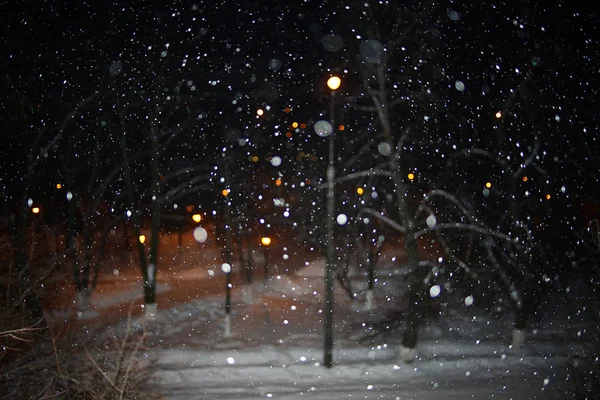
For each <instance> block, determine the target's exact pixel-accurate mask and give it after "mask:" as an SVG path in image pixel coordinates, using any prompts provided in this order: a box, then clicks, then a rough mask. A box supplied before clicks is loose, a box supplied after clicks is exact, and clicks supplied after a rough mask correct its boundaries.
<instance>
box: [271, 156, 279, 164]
mask: <svg viewBox="0 0 600 400" xmlns="http://www.w3.org/2000/svg"><path fill="white" fill-rule="evenodd" d="M271 165H272V166H274V167H279V166H280V165H281V157H279V156H275V157H273V158H271Z"/></svg>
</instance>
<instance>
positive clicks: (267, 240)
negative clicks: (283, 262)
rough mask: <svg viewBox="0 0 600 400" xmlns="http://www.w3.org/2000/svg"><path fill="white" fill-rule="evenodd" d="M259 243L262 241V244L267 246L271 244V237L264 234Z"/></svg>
mask: <svg viewBox="0 0 600 400" xmlns="http://www.w3.org/2000/svg"><path fill="white" fill-rule="evenodd" d="M260 243H262V245H263V246H268V245H270V244H271V238H270V237H268V236H264V237H262V238H261V239H260Z"/></svg>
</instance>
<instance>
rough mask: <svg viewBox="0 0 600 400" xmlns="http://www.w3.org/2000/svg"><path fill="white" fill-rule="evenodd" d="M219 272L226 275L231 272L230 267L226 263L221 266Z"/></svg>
mask: <svg viewBox="0 0 600 400" xmlns="http://www.w3.org/2000/svg"><path fill="white" fill-rule="evenodd" d="M221 270H223V272H225V273H226V274H228V273H230V272H231V265H229V264H228V263H223V264H222V265H221Z"/></svg>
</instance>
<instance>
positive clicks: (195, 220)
mask: <svg viewBox="0 0 600 400" xmlns="http://www.w3.org/2000/svg"><path fill="white" fill-rule="evenodd" d="M192 219H193V220H194V222H200V221H202V215H200V214H194V215H192Z"/></svg>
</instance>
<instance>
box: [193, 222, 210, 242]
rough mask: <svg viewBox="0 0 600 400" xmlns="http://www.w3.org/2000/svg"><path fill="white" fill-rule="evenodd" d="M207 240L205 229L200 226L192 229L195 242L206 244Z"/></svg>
mask: <svg viewBox="0 0 600 400" xmlns="http://www.w3.org/2000/svg"><path fill="white" fill-rule="evenodd" d="M207 238H208V232H206V229H204V228H202V227H201V226H199V227H197V228H196V229H194V239H196V242H198V243H204V242H206V239H207Z"/></svg>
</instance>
